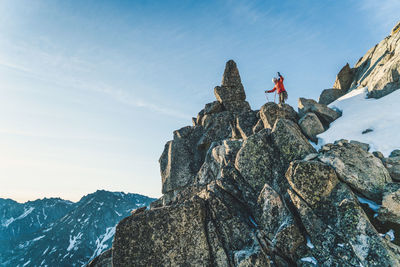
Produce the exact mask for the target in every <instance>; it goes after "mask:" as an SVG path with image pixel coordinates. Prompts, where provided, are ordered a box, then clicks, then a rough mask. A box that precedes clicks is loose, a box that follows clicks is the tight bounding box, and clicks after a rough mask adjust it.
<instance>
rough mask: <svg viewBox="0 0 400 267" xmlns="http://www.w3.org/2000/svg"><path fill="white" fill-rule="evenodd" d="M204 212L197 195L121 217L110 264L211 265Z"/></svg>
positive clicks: (204, 209)
mask: <svg viewBox="0 0 400 267" xmlns="http://www.w3.org/2000/svg"><path fill="white" fill-rule="evenodd" d="M206 214H207V210H206V207H205V203H204V201H202V200H201V199H198V198H196V199H194V200H191V201H187V202H185V203H183V204H180V205H175V206H167V207H163V208H159V209H153V210H149V211H146V212H144V213H141V214H138V215H137V216H129V217H127V218H125V219H123V220H122V221H121V222H120V223H119V224H118V225H117V230H116V233H115V237H114V242H113V266H116V267H118V266H184V265H192V266H201V265H203V264H207V263H208V264H211V258H210V256H211V255H210V252H209V245H208V236H207V235H208V233H207V232H206V223H207V222H206ZM127 244H129V245H127ZM148 255H151V257H149V256H148Z"/></svg>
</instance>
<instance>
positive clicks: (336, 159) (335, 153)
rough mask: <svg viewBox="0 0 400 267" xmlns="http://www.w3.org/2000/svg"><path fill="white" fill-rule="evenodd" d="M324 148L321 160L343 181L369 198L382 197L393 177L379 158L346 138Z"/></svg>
mask: <svg viewBox="0 0 400 267" xmlns="http://www.w3.org/2000/svg"><path fill="white" fill-rule="evenodd" d="M322 150H323V152H322V153H321V155H320V156H319V160H321V161H322V162H324V163H326V164H328V165H330V166H332V167H333V168H334V169H335V171H336V173H337V174H338V176H339V178H340V179H341V180H342V181H343V182H345V183H347V184H348V185H349V186H350V187H352V188H353V189H354V190H356V191H357V192H359V193H361V194H362V195H364V196H366V197H368V198H371V199H375V200H379V199H381V197H382V193H383V189H384V187H385V184H386V183H389V182H391V181H392V179H391V178H390V175H389V173H388V171H387V170H386V168H385V167H384V166H383V164H382V162H381V161H380V160H379V159H378V158H376V157H375V156H373V155H372V154H370V153H368V152H366V151H365V150H364V149H362V148H361V147H360V146H358V145H355V144H350V143H348V142H347V141H346V140H343V141H339V142H336V144H328V145H325V146H324V147H323V148H322Z"/></svg>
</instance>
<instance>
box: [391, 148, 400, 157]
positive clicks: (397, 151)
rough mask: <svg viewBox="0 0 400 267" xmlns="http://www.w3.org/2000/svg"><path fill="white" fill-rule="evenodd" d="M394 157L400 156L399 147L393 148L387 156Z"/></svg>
mask: <svg viewBox="0 0 400 267" xmlns="http://www.w3.org/2000/svg"><path fill="white" fill-rule="evenodd" d="M394 157H400V150H399V149H395V150H393V151H392V152H391V153H390V155H389V158H394Z"/></svg>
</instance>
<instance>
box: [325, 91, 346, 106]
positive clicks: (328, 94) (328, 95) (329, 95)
mask: <svg viewBox="0 0 400 267" xmlns="http://www.w3.org/2000/svg"><path fill="white" fill-rule="evenodd" d="M346 92H347V91H346V90H341V89H335V88H333V89H325V90H323V91H322V93H321V95H320V96H319V99H318V103H320V104H323V105H329V104H330V103H332V102H333V101H335V100H336V99H338V98H339V97H341V96H343V95H345V94H346Z"/></svg>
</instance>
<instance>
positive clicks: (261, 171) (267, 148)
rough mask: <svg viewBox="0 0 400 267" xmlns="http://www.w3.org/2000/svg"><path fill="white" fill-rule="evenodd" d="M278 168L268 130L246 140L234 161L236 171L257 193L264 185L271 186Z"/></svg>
mask: <svg viewBox="0 0 400 267" xmlns="http://www.w3.org/2000/svg"><path fill="white" fill-rule="evenodd" d="M278 166H279V163H278V161H277V159H276V158H275V157H274V148H273V145H272V143H271V131H270V130H269V129H264V130H262V131H261V132H259V133H257V134H254V135H252V136H250V137H249V138H248V139H246V140H245V141H244V142H243V145H242V148H241V149H240V150H239V152H238V154H237V156H236V161H235V167H236V169H238V170H239V172H240V173H241V174H242V176H243V177H244V178H245V180H246V181H247V182H248V183H249V184H250V185H251V186H252V188H253V189H254V191H255V192H257V193H258V192H260V191H261V190H262V188H263V187H264V185H265V184H266V183H267V184H270V185H273V182H274V177H275V171H274V169H277V168H278Z"/></svg>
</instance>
